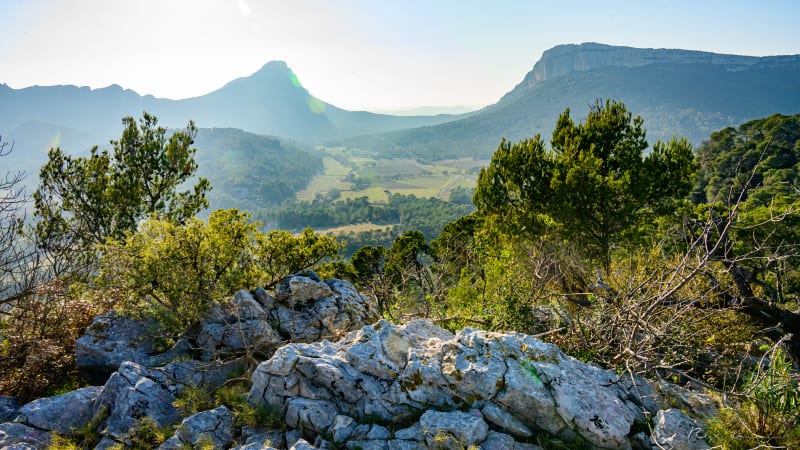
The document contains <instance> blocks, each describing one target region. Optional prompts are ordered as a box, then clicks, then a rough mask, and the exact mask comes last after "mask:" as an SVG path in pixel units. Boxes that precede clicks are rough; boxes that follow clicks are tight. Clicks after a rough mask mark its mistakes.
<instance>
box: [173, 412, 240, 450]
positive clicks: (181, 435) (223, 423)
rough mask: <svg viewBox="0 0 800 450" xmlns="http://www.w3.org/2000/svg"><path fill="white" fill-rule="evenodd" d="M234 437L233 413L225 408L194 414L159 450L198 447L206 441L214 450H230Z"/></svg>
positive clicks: (184, 420)
mask: <svg viewBox="0 0 800 450" xmlns="http://www.w3.org/2000/svg"><path fill="white" fill-rule="evenodd" d="M233 437H234V417H233V413H232V412H230V410H228V408H226V407H225V406H220V407H218V408H215V409H212V410H209V411H203V412H199V413H197V414H193V415H191V416H189V417H187V418H185V419H183V421H182V422H181V424H180V426H178V429H177V430H176V431H175V434H174V435H173V436H172V437H171V438H170V439H169V440H168V441H167V442H165V443H164V444H162V445H161V446H160V447H159V449H161V450H167V449H180V448H184V446H187V445H188V446H191V447H192V448H196V447H198V446H199V445H200V444H201V443H203V442H204V440H210V441H208V442H209V443H212V444H213V445H214V448H228V447H229V446H230V444H231V442H233Z"/></svg>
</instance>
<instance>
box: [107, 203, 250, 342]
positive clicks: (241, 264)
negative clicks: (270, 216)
mask: <svg viewBox="0 0 800 450" xmlns="http://www.w3.org/2000/svg"><path fill="white" fill-rule="evenodd" d="M248 219H249V216H248V215H247V214H246V213H242V212H239V211H237V210H235V209H232V210H218V211H214V212H213V213H212V214H211V217H210V218H209V219H208V222H207V223H206V222H204V221H202V220H200V219H189V220H188V221H187V222H186V224H184V225H177V224H175V223H173V222H170V221H166V220H161V219H156V218H153V219H151V220H149V221H147V222H145V223H143V224H142V225H141V227H140V228H139V230H138V231H137V232H136V233H131V234H129V235H128V236H127V237H126V238H125V239H124V240H123V241H115V242H110V243H109V244H107V245H106V246H104V247H103V260H102V263H101V269H100V274H99V277H98V286H99V288H100V289H101V291H102V294H100V295H104V296H106V297H112V298H115V300H116V301H117V302H119V303H118V305H119V307H120V308H121V309H122V310H123V311H125V312H127V313H129V314H131V315H134V316H139V317H144V318H151V319H156V320H157V321H158V322H159V323H160V324H161V328H162V329H163V331H165V332H167V333H168V334H169V333H181V332H182V331H183V330H185V329H186V328H187V327H188V326H189V325H191V324H192V323H194V322H195V321H196V320H198V319H199V316H200V315H201V314H202V313H203V312H205V311H206V310H208V308H210V307H211V306H212V305H213V304H215V303H217V302H219V301H221V300H222V299H223V298H224V297H225V296H227V295H229V294H231V293H232V292H234V291H235V290H237V289H240V288H243V287H254V286H255V285H256V284H257V282H258V281H259V278H260V275H259V272H258V271H257V270H256V269H255V267H254V258H255V249H256V247H257V242H258V235H259V234H258V231H257V227H256V225H255V224H252V223H249V222H248Z"/></svg>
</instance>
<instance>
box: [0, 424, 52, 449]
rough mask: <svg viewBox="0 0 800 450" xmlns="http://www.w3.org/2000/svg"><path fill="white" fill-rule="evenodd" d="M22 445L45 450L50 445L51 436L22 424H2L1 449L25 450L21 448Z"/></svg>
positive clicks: (0, 427) (0, 434) (0, 433)
mask: <svg viewBox="0 0 800 450" xmlns="http://www.w3.org/2000/svg"><path fill="white" fill-rule="evenodd" d="M22 445H27V446H29V447H28V448H33V449H37V450H43V449H45V448H47V446H48V445H50V434H49V433H47V432H46V431H41V430H37V429H36V428H31V427H29V426H27V425H23V424H21V423H16V422H7V423H2V424H0V448H25V447H21V446H22ZM14 446H17V447H14Z"/></svg>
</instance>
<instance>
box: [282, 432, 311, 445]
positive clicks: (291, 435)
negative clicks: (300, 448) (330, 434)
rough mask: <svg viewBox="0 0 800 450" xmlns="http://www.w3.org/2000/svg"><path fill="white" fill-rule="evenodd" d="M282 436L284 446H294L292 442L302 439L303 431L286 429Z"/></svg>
mask: <svg viewBox="0 0 800 450" xmlns="http://www.w3.org/2000/svg"><path fill="white" fill-rule="evenodd" d="M284 436H285V439H284V440H285V441H286V447H288V448H291V447H294V444H296V443H297V442H298V441H300V440H301V439H303V433H302V432H301V431H300V430H288V431H287V432H286V434H285V435H284ZM306 444H308V442H306Z"/></svg>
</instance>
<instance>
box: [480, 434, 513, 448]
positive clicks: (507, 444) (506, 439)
mask: <svg viewBox="0 0 800 450" xmlns="http://www.w3.org/2000/svg"><path fill="white" fill-rule="evenodd" d="M515 445H516V442H515V441H514V438H513V437H511V436H509V435H507V434H504V433H498V432H496V431H489V434H487V435H486V439H485V440H484V441H483V442H481V449H482V450H511V449H513V448H514V447H515Z"/></svg>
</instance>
